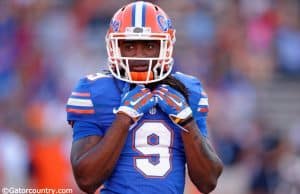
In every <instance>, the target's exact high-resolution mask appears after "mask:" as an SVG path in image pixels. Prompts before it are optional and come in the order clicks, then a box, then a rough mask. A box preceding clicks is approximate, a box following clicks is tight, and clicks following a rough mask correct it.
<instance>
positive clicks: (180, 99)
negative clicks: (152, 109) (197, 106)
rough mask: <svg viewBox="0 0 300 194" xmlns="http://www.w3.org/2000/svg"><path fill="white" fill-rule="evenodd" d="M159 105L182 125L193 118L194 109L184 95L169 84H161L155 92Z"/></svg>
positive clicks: (173, 119) (174, 120)
mask: <svg viewBox="0 0 300 194" xmlns="http://www.w3.org/2000/svg"><path fill="white" fill-rule="evenodd" d="M152 93H153V94H154V96H155V97H156V101H157V103H158V105H159V107H160V108H161V109H162V111H164V112H165V113H166V114H168V115H169V117H170V119H171V120H172V121H173V122H174V123H176V124H178V125H180V126H183V124H186V121H188V120H191V118H192V110H191V108H190V106H189V105H188V103H187V102H186V100H185V98H184V96H183V95H182V94H181V93H180V92H178V91H177V90H175V89H173V88H172V87H170V86H168V85H165V84H163V85H159V86H158V87H157V88H156V89H155V90H154V91H153V92H152Z"/></svg>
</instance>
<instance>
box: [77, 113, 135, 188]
mask: <svg viewBox="0 0 300 194" xmlns="http://www.w3.org/2000/svg"><path fill="white" fill-rule="evenodd" d="M130 124H131V121H130V119H129V118H128V117H127V116H125V115H122V114H117V116H116V120H115V121H114V123H113V124H112V126H111V127H110V129H109V130H108V131H107V133H106V134H105V136H104V137H103V138H102V139H101V141H100V142H99V143H97V144H96V145H95V146H94V147H92V148H91V149H90V150H89V151H87V152H86V153H84V154H83V155H82V156H81V157H80V158H78V159H77V161H76V162H75V163H74V164H73V169H74V174H75V176H76V180H77V183H78V185H79V186H80V187H81V189H83V190H85V191H86V192H93V191H95V190H96V189H97V188H98V187H99V186H100V185H101V184H103V182H104V181H105V180H106V179H107V178H108V177H109V176H110V175H111V173H112V171H113V169H114V167H115V165H116V163H117V161H118V159H119V156H120V153H121V151H122V149H123V146H124V143H125V141H126V138H127V134H128V128H129V126H130Z"/></svg>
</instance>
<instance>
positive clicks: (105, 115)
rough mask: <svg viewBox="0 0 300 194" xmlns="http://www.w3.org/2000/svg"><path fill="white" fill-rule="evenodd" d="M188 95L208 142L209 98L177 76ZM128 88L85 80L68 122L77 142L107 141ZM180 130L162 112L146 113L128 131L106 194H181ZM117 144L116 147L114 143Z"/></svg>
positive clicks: (106, 78)
mask: <svg viewBox="0 0 300 194" xmlns="http://www.w3.org/2000/svg"><path fill="white" fill-rule="evenodd" d="M173 76H174V77H175V78H177V79H178V80H180V81H181V82H182V83H183V84H184V85H185V86H186V88H187V89H188V92H189V104H190V107H191V109H192V111H193V116H194V119H195V121H196V122H197V124H198V126H199V129H200V132H201V134H202V135H203V136H207V129H206V116H207V111H208V100H207V96H206V94H205V92H204V90H203V88H202V86H201V83H200V82H199V80H198V79H196V78H194V77H191V76H188V75H185V74H182V73H175V74H173ZM129 88H130V85H129V83H126V82H123V81H120V80H117V79H115V78H114V77H113V76H111V75H105V74H101V73H97V74H94V75H89V76H87V77H85V78H83V79H81V80H80V81H79V83H78V85H77V87H76V88H75V89H74V91H73V92H72V94H71V96H70V97H69V99H68V103H67V120H68V121H69V122H70V123H73V141H76V140H78V139H81V138H84V137H87V136H91V135H97V136H104V135H105V133H106V132H107V130H108V129H109V127H110V126H111V124H112V122H113V121H114V119H115V114H114V113H113V110H114V108H118V107H119V106H120V101H121V94H122V93H123V92H127V91H128V90H129ZM180 133H181V129H180V128H179V127H178V126H177V125H175V124H174V123H173V122H172V121H171V120H170V119H169V117H168V115H166V114H165V113H164V112H162V111H161V110H160V108H159V107H153V108H151V109H150V110H149V112H147V113H145V114H144V115H143V116H142V117H141V119H139V121H138V122H137V124H136V125H134V127H133V128H132V129H131V130H130V131H129V135H128V137H127V140H126V143H125V145H124V148H123V150H122V152H121V155H120V158H119V160H118V162H117V164H116V167H115V169H114V171H113V173H112V175H111V176H110V177H109V179H108V180H106V181H105V183H104V188H103V189H102V190H101V191H100V193H102V194H111V193H120V194H127V193H128V194H135V193H136V194H139V193H144V194H153V193H164V194H182V193H183V190H184V183H185V164H186V159H185V153H184V147H183V142H182V139H181V135H180ZM116 143H117V142H116Z"/></svg>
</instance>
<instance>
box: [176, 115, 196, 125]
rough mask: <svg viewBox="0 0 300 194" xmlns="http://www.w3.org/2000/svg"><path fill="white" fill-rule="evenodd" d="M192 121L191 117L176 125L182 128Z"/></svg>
mask: <svg viewBox="0 0 300 194" xmlns="http://www.w3.org/2000/svg"><path fill="white" fill-rule="evenodd" d="M193 119H194V118H193V117H192V116H191V117H189V118H187V119H185V120H184V121H182V122H179V123H178V125H180V126H181V127H183V126H185V125H187V124H188V123H190V122H191V121H192V120H193Z"/></svg>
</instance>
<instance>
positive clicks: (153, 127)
mask: <svg viewBox="0 0 300 194" xmlns="http://www.w3.org/2000/svg"><path fill="white" fill-rule="evenodd" d="M172 144H173V131H172V130H171V129H169V128H168V127H167V126H166V125H165V124H164V123H163V121H146V122H144V123H143V124H141V125H140V126H139V127H137V128H136V129H135V130H134V132H133V148H134V149H135V150H136V151H138V152H139V153H140V156H138V157H135V158H134V164H135V167H136V169H137V170H138V171H139V172H140V173H142V174H143V175H144V176H145V177H151V178H156V177H157V178H162V177H165V176H166V175H167V174H168V173H169V172H170V170H171V169H172V157H171V156H172V153H171V149H170V147H171V146H172Z"/></svg>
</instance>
